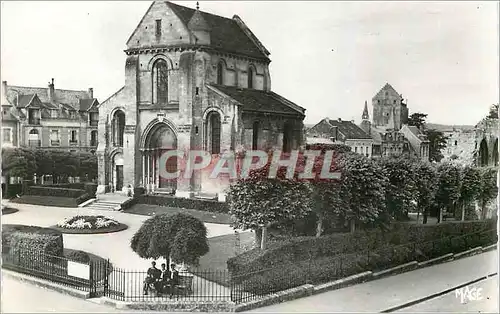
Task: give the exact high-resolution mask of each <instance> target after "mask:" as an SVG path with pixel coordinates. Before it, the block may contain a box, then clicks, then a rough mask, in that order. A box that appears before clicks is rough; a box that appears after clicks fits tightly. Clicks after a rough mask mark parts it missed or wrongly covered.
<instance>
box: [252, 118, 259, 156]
mask: <svg viewBox="0 0 500 314" xmlns="http://www.w3.org/2000/svg"><path fill="white" fill-rule="evenodd" d="M258 145H259V121H255V122H254V123H253V132H252V149H253V150H257V147H258Z"/></svg>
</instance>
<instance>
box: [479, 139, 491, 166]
mask: <svg viewBox="0 0 500 314" xmlns="http://www.w3.org/2000/svg"><path fill="white" fill-rule="evenodd" d="M488 162H489V161H488V144H486V139H485V138H483V140H482V141H481V144H479V166H480V167H485V166H488Z"/></svg>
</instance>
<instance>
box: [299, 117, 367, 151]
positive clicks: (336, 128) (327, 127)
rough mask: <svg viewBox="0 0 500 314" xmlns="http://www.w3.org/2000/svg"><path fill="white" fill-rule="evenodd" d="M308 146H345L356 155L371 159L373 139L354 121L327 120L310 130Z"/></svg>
mask: <svg viewBox="0 0 500 314" xmlns="http://www.w3.org/2000/svg"><path fill="white" fill-rule="evenodd" d="M307 144H344V145H347V146H349V147H350V148H351V151H353V152H355V153H358V154H362V155H364V156H366V157H371V156H372V147H373V139H372V138H371V137H370V136H369V135H368V134H367V133H365V132H364V131H363V130H362V129H361V128H360V127H359V126H357V125H356V124H355V123H354V122H353V121H345V120H342V119H340V118H339V119H337V120H332V119H328V118H325V119H323V120H321V121H320V122H319V123H317V124H316V125H314V126H313V127H311V128H310V129H309V130H308V132H307Z"/></svg>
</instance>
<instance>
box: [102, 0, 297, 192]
mask: <svg viewBox="0 0 500 314" xmlns="http://www.w3.org/2000/svg"><path fill="white" fill-rule="evenodd" d="M126 54H127V59H126V64H125V85H124V87H122V88H121V89H120V90H118V91H117V92H116V93H115V94H114V95H112V96H111V97H109V98H108V99H107V100H105V101H104V102H103V103H102V104H101V105H100V107H99V114H100V115H99V146H98V149H97V152H98V165H99V169H98V173H99V178H98V184H99V187H98V193H105V192H108V191H122V192H125V191H127V190H128V189H130V188H131V187H139V186H141V187H144V188H145V189H146V190H147V192H148V193H167V194H175V195H176V196H179V197H196V196H210V197H212V196H215V195H219V196H221V197H223V195H224V190H225V189H226V188H227V187H228V185H229V184H230V180H229V179H223V178H218V179H211V178H209V177H208V173H206V172H197V173H195V174H194V176H193V177H192V178H191V179H181V178H174V179H168V178H164V177H162V176H161V175H160V173H161V172H162V170H163V169H165V168H166V169H167V171H168V172H169V173H175V172H176V171H177V170H179V169H181V168H182V162H183V161H185V160H186V159H189V157H188V156H185V155H182V156H177V157H178V158H177V157H175V156H174V157H171V158H168V159H167V161H166V162H164V159H162V158H161V156H162V155H163V154H165V153H168V152H169V151H177V150H182V151H192V150H200V149H201V150H204V151H206V152H208V154H209V155H210V156H211V157H212V158H213V159H217V158H220V156H221V154H223V153H224V152H227V151H244V150H252V149H266V150H267V149H270V148H277V149H282V150H284V151H290V150H291V149H296V148H298V147H299V146H301V145H302V144H303V128H304V126H303V119H304V117H305V109H304V108H302V107H300V106H298V105H296V104H294V103H293V102H291V101H289V100H287V99H285V98H284V97H282V96H280V95H278V94H276V93H274V92H272V91H271V76H270V73H269V63H270V59H269V51H268V50H267V49H266V48H265V47H264V46H263V45H262V43H261V42H260V41H259V40H258V39H257V38H256V37H255V35H254V34H253V33H252V32H251V31H250V29H249V28H248V27H247V26H246V25H245V23H244V22H243V21H242V20H241V19H240V18H239V17H238V16H237V15H235V16H234V17H233V18H225V17H221V16H217V15H213V14H210V13H206V12H202V11H200V10H199V9H198V8H197V9H196V10H194V9H191V8H187V7H184V6H180V5H177V4H173V3H171V2H168V1H167V2H166V1H155V2H153V3H152V4H151V6H150V8H149V9H148V11H147V12H146V14H145V15H144V17H143V18H142V20H141V21H140V23H139V25H138V26H137V28H136V29H135V30H134V32H133V33H132V35H131V36H130V38H129V40H128V42H127V50H126ZM160 162H161V163H160Z"/></svg>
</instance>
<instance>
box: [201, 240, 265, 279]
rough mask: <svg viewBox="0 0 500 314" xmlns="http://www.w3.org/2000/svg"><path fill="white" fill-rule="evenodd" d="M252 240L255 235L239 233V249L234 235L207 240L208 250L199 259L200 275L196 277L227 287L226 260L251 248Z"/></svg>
mask: <svg viewBox="0 0 500 314" xmlns="http://www.w3.org/2000/svg"><path fill="white" fill-rule="evenodd" d="M254 239H255V235H254V234H253V233H252V232H243V233H240V245H239V248H238V245H237V241H236V236H235V235H234V234H227V235H223V236H219V237H214V238H210V239H208V245H209V247H210V250H209V251H208V253H207V254H205V255H204V256H202V257H201V258H200V266H199V270H200V272H201V273H198V275H199V276H200V277H203V278H205V279H207V280H210V281H214V282H217V283H219V284H222V285H227V284H228V280H229V277H228V275H227V273H228V271H227V260H228V259H229V258H230V257H234V256H236V255H237V254H238V253H241V252H242V251H243V250H244V248H249V247H251V246H252V244H253V241H254ZM203 272H205V273H203Z"/></svg>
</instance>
